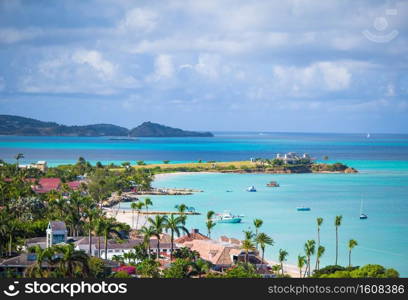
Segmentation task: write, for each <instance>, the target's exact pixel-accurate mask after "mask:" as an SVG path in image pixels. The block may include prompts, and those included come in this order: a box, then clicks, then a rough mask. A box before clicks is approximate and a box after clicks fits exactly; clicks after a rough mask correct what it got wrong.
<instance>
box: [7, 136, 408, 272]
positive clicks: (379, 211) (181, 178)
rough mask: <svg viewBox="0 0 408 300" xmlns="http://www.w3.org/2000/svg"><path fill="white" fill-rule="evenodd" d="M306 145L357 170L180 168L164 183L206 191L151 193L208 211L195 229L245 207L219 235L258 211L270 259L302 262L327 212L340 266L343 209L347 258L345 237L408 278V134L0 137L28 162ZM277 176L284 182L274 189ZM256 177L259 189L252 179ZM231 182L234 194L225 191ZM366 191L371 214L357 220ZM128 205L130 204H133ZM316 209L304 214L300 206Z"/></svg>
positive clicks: (364, 255) (168, 202)
mask: <svg viewBox="0 0 408 300" xmlns="http://www.w3.org/2000/svg"><path fill="white" fill-rule="evenodd" d="M289 151H294V152H301V153H303V152H307V153H309V154H311V155H312V156H313V157H315V158H316V159H318V160H321V159H322V157H323V156H325V155H327V156H329V161H330V162H335V161H340V162H343V163H346V164H348V165H350V166H352V167H354V168H357V169H358V170H359V171H360V173H358V174H290V175H270V174H268V175H265V174H192V175H191V174H189V175H186V174H181V175H170V176H165V177H160V178H158V179H157V180H156V181H155V182H154V185H155V186H157V187H180V188H196V189H201V190H204V192H203V193H197V194H194V195H189V196H156V197H151V198H152V199H153V202H154V206H153V209H157V210H173V209H174V206H175V205H176V204H180V203H185V204H186V205H188V206H193V207H195V208H196V210H197V211H199V212H202V213H203V215H201V216H191V217H189V218H188V224H187V226H188V227H189V228H193V227H194V228H199V229H200V230H201V231H203V232H206V229H205V213H206V212H207V211H208V210H210V209H211V210H214V211H216V212H222V211H224V210H228V211H231V212H232V213H235V214H242V215H245V217H244V222H243V223H241V224H217V225H216V227H215V228H214V230H213V234H212V235H213V237H219V236H221V235H227V236H232V237H236V238H242V236H243V233H242V231H243V230H247V229H248V228H250V227H251V226H252V220H253V219H254V218H261V219H263V220H264V225H263V226H262V229H261V230H262V231H264V232H266V233H268V234H269V235H271V236H272V237H273V239H274V240H275V245H274V246H273V247H268V248H267V253H266V257H267V258H269V259H273V260H276V259H277V253H278V251H279V249H280V248H282V249H286V250H287V251H288V252H289V257H288V262H289V263H293V264H295V263H296V259H297V255H298V254H300V253H303V245H304V243H305V241H306V240H308V239H316V218H317V217H323V218H324V223H323V226H322V228H321V244H322V245H324V246H325V247H326V253H325V254H324V256H323V258H322V264H323V265H325V264H333V263H334V255H335V227H334V217H335V216H336V215H342V216H343V224H342V225H341V227H340V229H339V236H340V258H339V262H340V263H341V264H344V265H345V264H347V262H348V249H347V241H348V240H349V239H350V238H353V239H356V240H357V241H358V243H359V245H358V246H357V247H356V248H355V249H354V250H353V253H352V263H353V264H354V265H363V264H367V263H379V264H382V265H384V266H387V267H394V268H396V269H397V270H398V271H400V273H401V275H402V276H405V277H406V276H408V252H407V250H406V249H407V248H408V135H386V134H371V138H370V139H367V138H366V135H365V134H305V133H290V134H288V133H262V134H259V133H218V134H217V135H216V137H214V138H140V139H138V140H137V141H124V140H111V139H109V138H106V137H103V138H78V137H6V136H1V137H0V158H1V159H4V160H6V161H13V156H14V155H15V154H16V153H19V152H21V153H24V155H25V158H24V160H23V163H29V162H33V161H37V160H46V161H48V162H49V163H50V164H51V165H56V164H62V163H71V162H75V161H76V159H77V158H78V157H79V156H83V157H85V158H86V159H88V160H90V161H91V162H96V161H102V162H104V163H108V162H115V163H119V162H122V161H131V162H135V161H136V160H144V161H146V162H148V163H152V162H161V161H162V160H171V161H172V162H185V161H196V160H198V159H202V160H217V161H226V160H230V161H232V160H243V159H249V158H250V157H273V156H274V155H275V154H276V153H277V152H281V153H283V152H289ZM271 180H276V181H278V182H279V183H280V185H281V186H280V187H279V188H267V187H266V186H265V185H266V183H267V182H269V181H271ZM250 185H254V186H255V187H256V188H257V190H258V191H257V192H256V193H248V192H246V191H245V189H246V187H248V186H250ZM226 190H232V191H233V192H230V193H227V192H226ZM362 199H363V202H364V212H365V213H366V214H368V216H369V218H368V219H367V220H360V219H359V210H360V203H361V201H362ZM128 205H129V204H126V203H125V204H122V205H121V207H122V208H126V207H127V206H128ZM300 205H305V206H309V207H311V211H310V212H298V211H296V207H297V206H300Z"/></svg>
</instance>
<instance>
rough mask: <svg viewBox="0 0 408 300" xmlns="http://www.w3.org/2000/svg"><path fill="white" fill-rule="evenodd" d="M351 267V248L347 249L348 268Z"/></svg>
mask: <svg viewBox="0 0 408 300" xmlns="http://www.w3.org/2000/svg"><path fill="white" fill-rule="evenodd" d="M350 267H351V250H349V268H350Z"/></svg>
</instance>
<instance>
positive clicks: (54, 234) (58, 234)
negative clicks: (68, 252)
mask: <svg viewBox="0 0 408 300" xmlns="http://www.w3.org/2000/svg"><path fill="white" fill-rule="evenodd" d="M67 234H68V230H67V227H66V226H65V222H60V221H52V222H49V223H48V227H47V236H46V243H47V248H48V247H52V246H54V245H56V244H61V243H66V242H67Z"/></svg>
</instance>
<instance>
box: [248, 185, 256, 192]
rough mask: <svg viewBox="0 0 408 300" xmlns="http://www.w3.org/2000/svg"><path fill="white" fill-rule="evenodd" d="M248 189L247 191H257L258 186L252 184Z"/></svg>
mask: <svg viewBox="0 0 408 300" xmlns="http://www.w3.org/2000/svg"><path fill="white" fill-rule="evenodd" d="M246 190H247V192H256V188H255V187H254V186H250V187H249V188H247V189H246Z"/></svg>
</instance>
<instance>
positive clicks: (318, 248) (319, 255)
mask: <svg viewBox="0 0 408 300" xmlns="http://www.w3.org/2000/svg"><path fill="white" fill-rule="evenodd" d="M325 250H326V248H324V247H323V246H319V247H317V253H316V267H315V269H316V270H319V269H320V258H321V257H322V256H323V254H324V251H325Z"/></svg>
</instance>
